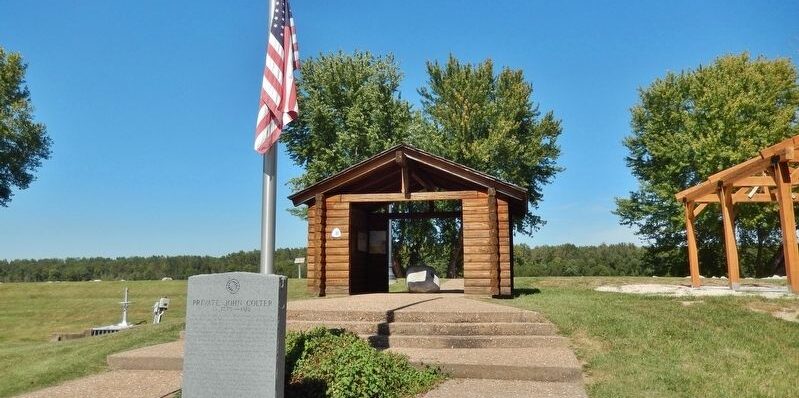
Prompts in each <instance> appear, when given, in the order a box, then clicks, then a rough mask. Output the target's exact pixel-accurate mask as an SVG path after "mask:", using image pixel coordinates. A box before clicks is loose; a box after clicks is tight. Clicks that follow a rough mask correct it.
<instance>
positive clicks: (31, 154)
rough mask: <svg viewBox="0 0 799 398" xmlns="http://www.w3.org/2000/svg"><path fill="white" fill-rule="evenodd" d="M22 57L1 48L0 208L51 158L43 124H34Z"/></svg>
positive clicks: (24, 186) (23, 187)
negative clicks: (44, 161)
mask: <svg viewBox="0 0 799 398" xmlns="http://www.w3.org/2000/svg"><path fill="white" fill-rule="evenodd" d="M26 68H27V65H25V64H24V63H23V62H22V56H20V54H19V53H13V52H12V53H8V52H6V51H5V50H4V49H3V48H2V47H0V206H3V207H7V206H8V203H9V202H10V201H11V197H12V196H13V195H14V194H13V192H12V189H13V188H14V187H16V188H18V189H25V188H28V186H29V185H30V183H31V182H32V181H33V180H34V178H35V177H34V176H33V171H34V170H36V169H37V168H38V167H39V166H41V163H42V160H44V159H48V158H49V157H50V138H49V137H48V136H47V129H46V128H45V126H44V124H42V123H37V122H35V121H34V120H33V115H32V113H33V105H31V102H30V92H29V91H28V87H27V86H25V69H26Z"/></svg>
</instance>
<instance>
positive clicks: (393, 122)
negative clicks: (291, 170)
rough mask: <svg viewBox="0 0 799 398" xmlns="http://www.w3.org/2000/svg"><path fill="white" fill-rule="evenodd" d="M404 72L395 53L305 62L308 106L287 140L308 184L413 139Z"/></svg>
mask: <svg viewBox="0 0 799 398" xmlns="http://www.w3.org/2000/svg"><path fill="white" fill-rule="evenodd" d="M400 79H401V73H400V71H399V68H398V66H397V64H396V62H395V61H394V58H393V57H392V56H391V55H387V56H384V57H376V56H373V55H372V54H371V53H369V52H355V53H354V54H352V55H349V54H344V53H342V52H338V53H335V54H322V55H319V56H318V57H316V58H308V59H306V60H304V61H303V65H302V69H301V75H300V77H299V78H298V79H297V89H298V93H297V95H298V102H299V103H300V106H301V107H302V109H300V114H299V117H298V118H297V120H295V121H294V123H292V124H290V125H288V127H287V129H286V132H285V134H283V142H285V143H286V149H287V150H288V153H289V156H291V158H292V160H294V162H295V163H296V164H298V165H301V166H303V167H304V168H305V173H304V174H303V175H301V176H300V177H297V178H295V179H292V180H291V182H290V183H291V184H292V186H293V188H294V190H299V189H302V188H304V187H307V186H309V185H311V184H313V183H315V182H317V181H319V180H321V179H323V178H325V177H328V176H330V175H332V174H335V173H336V172H338V171H341V170H343V169H345V168H347V167H349V166H351V165H353V164H355V163H357V162H359V161H361V160H364V159H367V158H369V157H371V156H372V155H375V154H377V153H379V152H381V151H383V150H385V149H388V148H390V147H391V146H393V145H395V144H398V143H400V142H402V141H404V140H405V138H406V137H407V134H408V131H409V126H410V123H411V120H412V115H411V106H410V104H409V103H408V102H407V101H404V100H402V99H401V98H400V97H399V91H398V88H399V82H400Z"/></svg>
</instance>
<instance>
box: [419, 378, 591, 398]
mask: <svg viewBox="0 0 799 398" xmlns="http://www.w3.org/2000/svg"><path fill="white" fill-rule="evenodd" d="M451 397H458V398H484V397H502V398H554V397H558V398H587V397H588V395H587V394H586V393H585V389H584V388H583V384H582V383H579V382H569V383H563V382H547V381H528V380H493V379H450V380H447V381H445V382H443V383H441V385H439V386H438V387H436V388H435V389H434V390H433V391H430V392H428V393H427V394H425V395H422V396H421V398H451Z"/></svg>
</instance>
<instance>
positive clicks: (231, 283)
mask: <svg viewBox="0 0 799 398" xmlns="http://www.w3.org/2000/svg"><path fill="white" fill-rule="evenodd" d="M225 288H227V291H229V292H230V294H236V293H238V292H239V288H241V285H239V281H238V280H236V279H228V280H227V283H226V284H225Z"/></svg>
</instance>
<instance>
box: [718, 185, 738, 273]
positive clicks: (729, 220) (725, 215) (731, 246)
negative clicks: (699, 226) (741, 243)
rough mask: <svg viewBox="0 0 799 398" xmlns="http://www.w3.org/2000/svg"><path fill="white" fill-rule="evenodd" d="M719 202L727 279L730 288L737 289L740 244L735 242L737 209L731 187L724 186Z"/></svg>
mask: <svg viewBox="0 0 799 398" xmlns="http://www.w3.org/2000/svg"><path fill="white" fill-rule="evenodd" d="M719 202H720V203H721V220H722V226H723V231H724V253H725V255H726V256H727V279H728V280H729V283H730V287H731V288H733V289H737V288H738V286H740V283H741V282H740V265H739V263H738V244H737V243H736V241H735V208H734V205H733V203H732V192H731V188H730V187H725V186H722V187H721V189H719Z"/></svg>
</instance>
